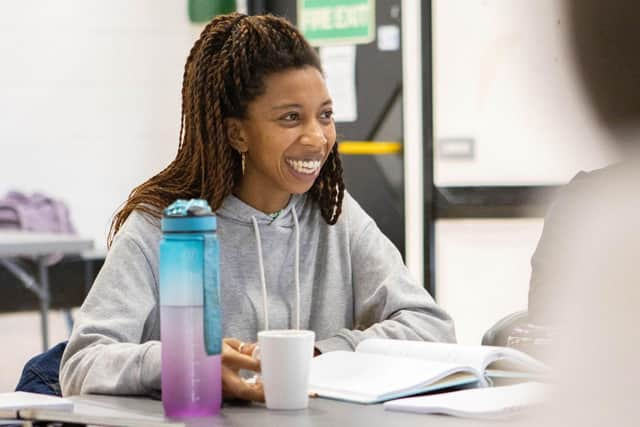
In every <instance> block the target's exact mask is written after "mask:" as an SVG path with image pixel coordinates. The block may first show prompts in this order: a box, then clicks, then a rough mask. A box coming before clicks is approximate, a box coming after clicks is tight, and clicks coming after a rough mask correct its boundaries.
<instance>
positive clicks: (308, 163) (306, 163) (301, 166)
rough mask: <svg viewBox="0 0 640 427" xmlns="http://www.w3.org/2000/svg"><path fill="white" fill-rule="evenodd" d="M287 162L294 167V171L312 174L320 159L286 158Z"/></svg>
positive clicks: (318, 166)
mask: <svg viewBox="0 0 640 427" xmlns="http://www.w3.org/2000/svg"><path fill="white" fill-rule="evenodd" d="M287 163H288V164H289V165H290V166H291V167H292V168H293V169H295V171H296V172H300V173H304V174H309V175H310V174H313V173H315V172H316V171H317V170H318V169H319V168H320V165H321V164H322V162H320V160H291V159H287Z"/></svg>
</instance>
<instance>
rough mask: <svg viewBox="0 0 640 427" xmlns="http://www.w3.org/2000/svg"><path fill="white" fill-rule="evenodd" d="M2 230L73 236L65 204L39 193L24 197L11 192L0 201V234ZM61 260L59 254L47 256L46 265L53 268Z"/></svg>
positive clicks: (24, 195)
mask: <svg viewBox="0 0 640 427" xmlns="http://www.w3.org/2000/svg"><path fill="white" fill-rule="evenodd" d="M2 230H22V231H35V232H43V233H63V234H76V230H75V228H74V227H73V224H72V223H71V217H70V216H69V209H68V208H67V205H65V204H64V202H62V201H61V200H56V199H53V198H51V197H48V196H46V195H44V194H42V193H33V194H32V195H31V196H27V195H26V194H24V193H21V192H18V191H10V192H8V193H7V195H6V196H5V197H4V198H2V199H0V231H2ZM62 258H63V256H62V255H61V254H51V255H49V256H47V259H46V263H47V265H53V264H55V263H57V262H58V261H60V260H61V259H62Z"/></svg>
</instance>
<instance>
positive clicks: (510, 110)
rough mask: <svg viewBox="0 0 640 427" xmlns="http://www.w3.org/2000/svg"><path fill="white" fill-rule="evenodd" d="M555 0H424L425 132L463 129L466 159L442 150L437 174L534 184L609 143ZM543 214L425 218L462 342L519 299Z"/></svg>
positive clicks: (591, 158)
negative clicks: (471, 148) (429, 62)
mask: <svg viewBox="0 0 640 427" xmlns="http://www.w3.org/2000/svg"><path fill="white" fill-rule="evenodd" d="M567 30H568V28H567V22H566V20H565V18H564V15H563V2H562V1H558V0H536V1H530V0H434V1H433V38H434V52H433V60H434V94H435V101H434V111H435V117H434V127H435V137H436V144H438V143H439V142H440V141H442V140H443V139H448V138H453V139H456V138H470V139H472V140H473V141H474V142H475V153H474V156H473V157H472V158H468V159H460V158H458V159H451V158H442V157H441V156H440V154H441V153H440V151H439V149H438V146H437V145H436V153H435V154H436V155H435V181H436V185H438V186H460V185H470V186H478V185H543V184H562V183H565V182H567V181H568V180H569V179H570V178H571V177H572V176H574V175H575V174H576V173H577V172H578V171H579V170H590V169H594V168H598V167H601V166H604V165H606V164H608V163H609V162H611V161H612V160H613V159H615V154H614V153H613V151H612V150H611V148H610V147H608V146H607V145H606V144H605V143H604V142H605V141H606V140H607V135H606V134H605V133H604V132H603V131H602V130H601V129H600V127H599V126H598V125H597V123H596V122H595V120H594V118H593V116H592V112H591V111H590V109H589V107H588V104H587V103H586V101H585V99H584V95H583V93H582V91H581V87H580V84H579V81H578V80H577V76H576V70H575V67H574V64H573V58H572V55H571V51H570V45H569V42H568V39H567ZM541 230H542V219H530V220H520V219H514V220H465V221H461V220H444V221H438V222H437V224H436V262H435V265H436V294H437V299H438V301H439V303H440V304H441V305H442V306H443V307H444V308H446V309H447V310H449V311H450V313H451V314H452V315H453V316H454V318H455V320H456V325H457V330H458V338H459V340H460V342H463V343H479V342H480V339H481V337H482V334H483V333H484V332H485V331H486V330H487V329H488V328H489V327H490V326H491V325H492V324H493V322H495V321H496V320H498V319H499V318H501V317H502V316H504V315H507V314H509V313H510V312H513V311H515V310H519V309H523V308H526V306H527V292H528V284H529V275H530V265H529V262H530V258H531V255H532V253H533V250H534V248H535V246H536V243H537V241H538V239H539V236H540V233H541Z"/></svg>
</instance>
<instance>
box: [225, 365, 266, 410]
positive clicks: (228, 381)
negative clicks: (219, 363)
mask: <svg viewBox="0 0 640 427" xmlns="http://www.w3.org/2000/svg"><path fill="white" fill-rule="evenodd" d="M222 392H223V395H224V397H226V398H234V399H243V400H253V401H256V402H264V388H263V387H262V383H256V384H249V383H247V382H245V381H244V380H243V379H242V378H241V377H240V376H239V375H238V374H237V373H236V372H235V371H233V370H232V369H230V368H229V367H226V366H223V367H222Z"/></svg>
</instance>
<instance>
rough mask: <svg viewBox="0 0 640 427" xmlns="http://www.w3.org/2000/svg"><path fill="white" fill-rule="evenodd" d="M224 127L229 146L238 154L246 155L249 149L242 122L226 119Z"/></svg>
mask: <svg viewBox="0 0 640 427" xmlns="http://www.w3.org/2000/svg"><path fill="white" fill-rule="evenodd" d="M224 125H225V131H226V133H227V138H228V139H229V143H230V144H231V146H232V147H233V148H234V149H235V150H236V151H238V152H239V153H246V152H247V151H248V150H249V147H248V145H247V138H246V136H245V131H244V127H243V125H242V121H241V120H240V119H235V118H231V119H226V120H225V122H224Z"/></svg>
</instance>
